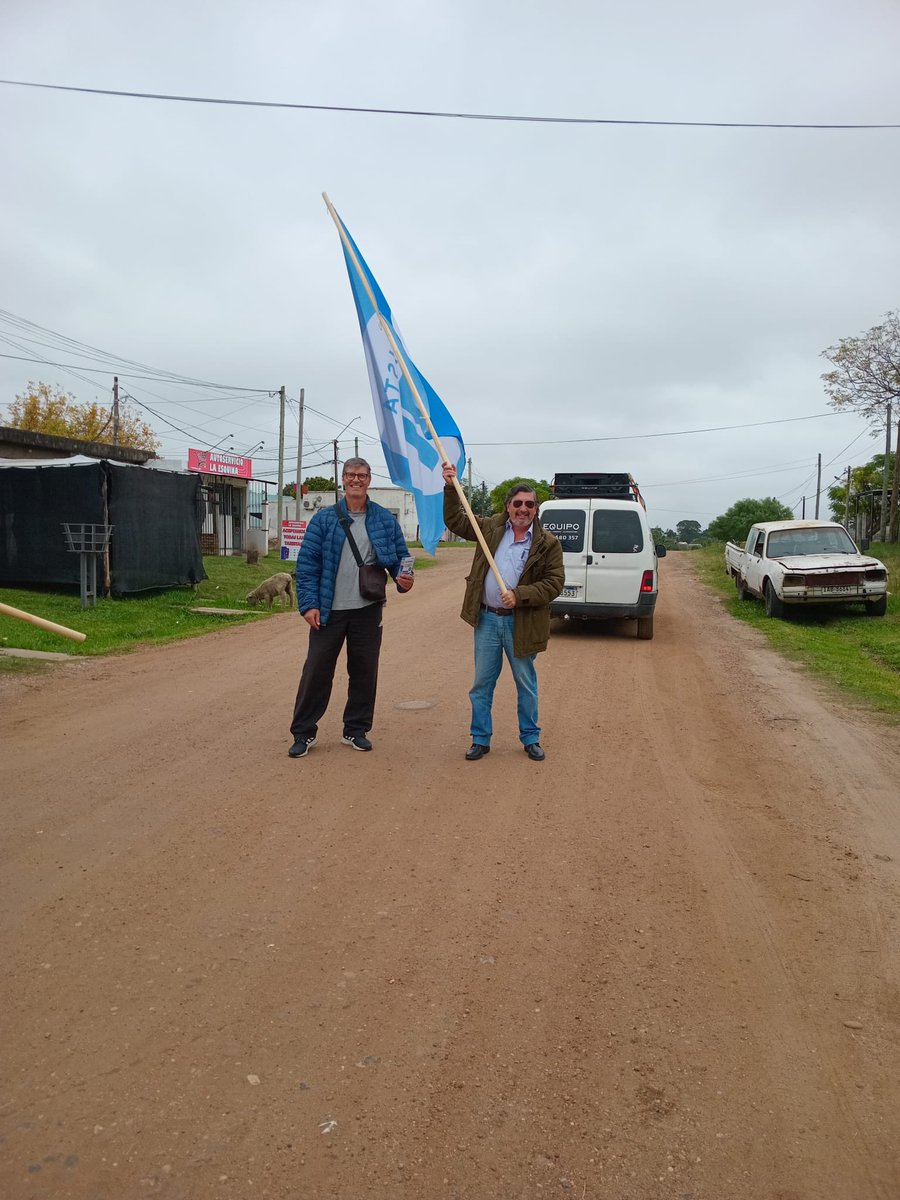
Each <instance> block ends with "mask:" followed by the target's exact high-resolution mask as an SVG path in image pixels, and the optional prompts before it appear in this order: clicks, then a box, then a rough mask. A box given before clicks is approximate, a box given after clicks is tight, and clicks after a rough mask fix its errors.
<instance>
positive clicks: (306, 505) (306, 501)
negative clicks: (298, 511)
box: [303, 500, 310, 508]
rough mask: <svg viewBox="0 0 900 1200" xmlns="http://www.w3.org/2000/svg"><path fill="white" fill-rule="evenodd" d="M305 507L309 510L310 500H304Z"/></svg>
mask: <svg viewBox="0 0 900 1200" xmlns="http://www.w3.org/2000/svg"><path fill="white" fill-rule="evenodd" d="M303 507H304V508H309V507H310V504H309V501H308V500H304V501H303Z"/></svg>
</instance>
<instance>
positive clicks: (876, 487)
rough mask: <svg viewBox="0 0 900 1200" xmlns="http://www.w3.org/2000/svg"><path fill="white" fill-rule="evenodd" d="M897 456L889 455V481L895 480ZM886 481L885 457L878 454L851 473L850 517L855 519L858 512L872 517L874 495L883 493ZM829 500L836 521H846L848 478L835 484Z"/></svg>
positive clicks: (829, 492) (854, 468)
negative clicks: (883, 485)
mask: <svg viewBox="0 0 900 1200" xmlns="http://www.w3.org/2000/svg"><path fill="white" fill-rule="evenodd" d="M896 461H897V459H896V455H895V454H890V455H888V480H889V481H891V480H893V479H894V478H895V473H894V468H895V464H896ZM883 480H884V455H883V454H876V455H875V456H874V457H873V458H871V459H870V460H869V462H867V463H863V464H862V466H860V467H853V468H852V469H851V471H850V496H851V499H852V503H851V505H850V515H851V517H855V516H856V514H857V512H860V513H865V514H867V515H870V514H871V513H872V511H873V509H874V508H875V506H874V505H873V503H872V494H873V493H875V492H879V491H881V488H882V482H883ZM828 499H829V502H830V504H831V515H832V516H833V517H834V519H835V520H836V521H844V520H845V518H846V516H847V477H846V475H845V476H844V477H843V479H842V480H841V481H840V483H835V484H833V485H832V486H831V487H830V488H829V489H828Z"/></svg>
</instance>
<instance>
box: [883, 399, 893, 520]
mask: <svg viewBox="0 0 900 1200" xmlns="http://www.w3.org/2000/svg"><path fill="white" fill-rule="evenodd" d="M892 429H893V426H892V425H891V402H890V400H888V405H887V414H886V416H885V422H884V472H883V474H882V482H881V540H882V541H883V542H886V541H887V540H888V459H889V458H890V457H891V430H892Z"/></svg>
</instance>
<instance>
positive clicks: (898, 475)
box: [891, 419, 900, 542]
mask: <svg viewBox="0 0 900 1200" xmlns="http://www.w3.org/2000/svg"><path fill="white" fill-rule="evenodd" d="M898 493H900V419H898V421H897V449H896V450H895V451H894V486H893V487H892V488H891V541H892V542H896V541H897V537H898V532H897V503H898Z"/></svg>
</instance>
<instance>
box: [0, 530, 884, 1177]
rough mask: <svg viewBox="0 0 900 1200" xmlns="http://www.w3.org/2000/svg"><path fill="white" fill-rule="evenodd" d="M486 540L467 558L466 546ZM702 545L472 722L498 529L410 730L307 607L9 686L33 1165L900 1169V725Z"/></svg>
mask: <svg viewBox="0 0 900 1200" xmlns="http://www.w3.org/2000/svg"><path fill="white" fill-rule="evenodd" d="M446 557H448V558H449V554H448V555H447V556H446ZM686 558H687V556H679V555H670V557H669V558H668V559H667V560H666V561H665V563H664V564H663V574H664V583H663V586H664V591H663V595H662V598H661V601H660V605H659V608H658V610H657V632H656V638H655V640H654V641H652V642H639V641H637V640H636V639H635V638H634V636H633V632H631V630H632V629H633V627H625V626H615V627H609V628H603V627H601V628H590V627H588V628H584V627H582V626H572V627H565V628H562V629H561V630H560V631H559V632H558V633H556V634H555V635H554V637H553V638H552V641H551V646H550V649H549V651H548V652H547V653H546V654H544V655H542V656H541V657H540V660H539V673H540V679H541V689H542V691H541V702H542V718H543V725H544V737H543V742H544V745H545V746H546V749H547V761H546V762H545V763H544V764H535V763H531V762H530V761H529V760H528V759H527V758H526V756H525V755H524V754H523V753H522V750H521V747H520V746H519V744H518V742H517V740H516V732H515V721H514V699H513V694H512V687H511V684H510V681H509V676H508V674H507V673H505V674H504V676H503V677H502V681H501V682H502V685H503V686H502V687H501V688H500V689H499V695H498V699H497V703H496V706H495V728H496V733H495V739H494V746H493V752H492V753H491V755H490V757H489V758H486V759H484V760H483V761H481V762H478V763H466V762H464V761H463V753H464V751H465V750H466V748H467V746H468V743H469V739H468V736H467V730H468V702H467V696H466V692H467V689H468V686H469V683H470V670H471V631H470V630H469V629H468V627H466V626H464V625H463V623H462V622H461V621H460V620H459V619H458V617H457V612H458V609H459V603H460V601H461V597H462V587H463V583H462V580H463V575H464V574H465V570H466V567H467V564H468V559H469V555H468V553H466V552H461V553H459V557H458V558H453V559H450V561H449V562H448V563H445V564H443V565H441V566H440V567H439V568H438V569H436V570H433V571H430V572H426V573H423V574H421V576H420V577H419V579H418V580H417V587H416V589H415V591H414V592H413V593H412V594H411V595H410V596H409V597H408V598H405V599H402V600H401V599H392V600H391V602H390V604H389V606H388V609H387V612H386V616H385V626H386V631H385V648H384V652H383V657H382V675H381V681H380V693H379V709H378V720H377V726H376V729H375V730H374V731H373V734H372V738H373V741H374V742H375V747H376V748H375V752H374V753H372V754H359V753H356V752H354V751H352V750H350V749H349V748H347V747H344V746H342V745H340V742H339V738H340V732H341V728H340V708H341V703H342V700H343V695H342V694H341V695H340V697H339V699H340V700H341V703H337V702H336V701H337V699H338V697H337V696H336V700H335V701H334V702H333V705H332V710H331V711H330V712H329V713H328V715H327V717H326V719H325V722H324V724H323V727H322V729H321V730H320V735H319V746H318V747H317V748H316V749H315V750H314V751H313V752H312V753H311V754H310V755H309V756H308V758H306V759H305V760H300V761H292V760H289V759H288V758H287V755H286V750H287V747H288V744H289V739H288V738H287V736H286V732H285V729H284V726H285V725H286V723H287V719H288V716H289V711H290V707H291V704H292V701H293V695H294V690H295V687H296V682H297V677H298V671H299V666H300V662H301V657H302V651H303V643H304V640H305V639H304V636H303V632H302V629H303V627H302V625H301V622H300V618H299V617H298V616H297V614H295V613H291V614H285V615H283V616H279V617H277V618H275V619H273V620H271V621H267V622H261V623H259V624H258V625H254V626H252V627H246V626H245V627H242V628H236V629H232V630H228V631H223V632H222V633H220V634H215V635H213V636H211V637H207V638H203V639H198V640H195V641H192V642H186V643H182V644H179V645H173V646H168V647H163V648H159V649H153V650H147V651H142V652H139V653H136V654H133V655H129V656H127V657H123V658H119V659H116V660H106V661H102V662H90V661H83V662H80V663H77V664H75V665H73V666H64V667H62V668H61V669H59V670H55V671H54V672H53V674H51V675H48V676H47V677H45V678H42V679H40V680H37V681H22V680H21V679H16V680H6V681H4V683H3V684H2V688H0V704H2V716H0V735H2V745H3V754H2V766H0V793H2V797H3V799H2V813H3V839H2V880H3V884H2V887H3V903H2V907H0V931H2V934H0V936H2V940H0V949H2V959H3V965H4V968H5V970H4V976H5V980H4V996H3V1013H4V1017H3V1020H4V1024H5V1029H4V1036H3V1046H4V1050H3V1059H4V1065H3V1074H4V1078H3V1086H2V1108H0V1134H2V1137H3V1141H2V1166H0V1195H2V1196H4V1197H6V1198H8V1200H20V1198H22V1200H24V1198H26V1197H27V1198H29V1200H45V1198H46V1200H64V1198H73V1200H132V1198H139V1197H157V1196H159V1197H165V1198H166V1200H207V1198H214V1200H218V1198H219V1197H229V1198H232V1197H233V1198H235V1200H244V1198H247V1197H273V1198H285V1200H286V1198H291V1200H295V1198H296V1200H299V1198H301V1197H302V1198H304V1200H305V1198H320V1197H340V1198H342V1200H354V1198H356V1197H360V1198H362V1197H372V1198H374V1200H382V1198H384V1200H387V1198H388V1197H390V1198H391V1200H407V1198H413V1197H415V1198H426V1200H430V1198H431V1197H447V1198H448V1200H451V1198H459V1200H481V1198H488V1197H502V1198H503V1200H511V1198H519V1197H523V1198H524V1197H528V1198H531V1197H560V1198H564V1200H569V1198H571V1200H631V1198H634V1200H652V1198H657V1197H659V1198H667V1200H668V1198H677V1200H776V1198H777V1200H823V1198H824V1200H831V1198H833V1200H896V1197H897V1196H898V1195H900V1131H898V1124H900V1116H898V1114H900V1038H898V1033H900V939H898V917H900V784H898V780H900V769H898V768H900V753H898V750H897V748H896V738H895V736H894V735H893V734H891V733H890V732H889V731H886V730H884V729H882V728H880V727H878V726H877V725H876V724H874V723H872V722H869V721H867V720H866V719H864V718H862V717H860V716H858V715H853V714H851V713H848V712H846V711H844V710H843V709H841V708H839V707H836V706H834V705H833V704H832V703H831V702H830V701H828V700H827V699H825V698H824V697H823V696H822V695H821V694H820V693H819V692H818V691H817V690H816V687H815V685H813V684H811V683H810V682H809V681H808V680H807V679H806V678H805V677H804V676H803V675H802V674H800V673H799V672H798V671H796V670H794V669H793V668H791V667H790V666H787V665H785V664H783V663H781V662H780V661H779V660H778V659H776V658H775V657H774V656H773V655H771V654H770V653H769V652H768V651H767V650H766V649H765V648H764V647H763V645H762V643H761V642H760V640H759V639H758V636H757V635H756V634H755V633H754V632H753V631H752V630H748V629H746V628H744V627H741V626H739V625H738V624H736V623H734V622H733V621H731V619H730V618H729V617H728V616H727V614H725V613H724V612H723V611H722V610H721V607H720V606H719V604H718V603H717V601H716V600H715V599H714V598H713V597H712V596H710V595H708V594H706V593H703V592H702V591H701V590H700V588H699V586H698V584H697V583H696V582H695V580H694V579H693V577H692V575H691V573H690V565H689V563H688V562H687V561H686Z"/></svg>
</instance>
